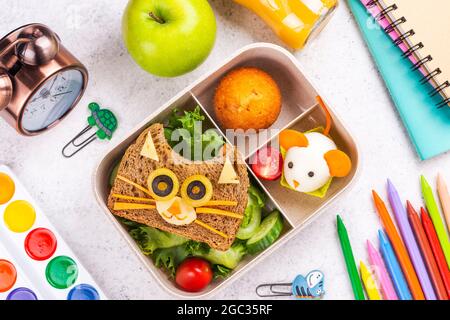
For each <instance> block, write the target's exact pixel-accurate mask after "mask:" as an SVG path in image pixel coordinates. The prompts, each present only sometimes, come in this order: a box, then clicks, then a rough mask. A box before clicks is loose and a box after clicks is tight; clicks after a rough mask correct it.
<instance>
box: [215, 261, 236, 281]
mask: <svg viewBox="0 0 450 320" xmlns="http://www.w3.org/2000/svg"><path fill="white" fill-rule="evenodd" d="M232 271H233V269H230V268H227V267H224V266H221V265H220V264H216V265H214V266H213V272H214V279H225V278H226V277H228V276H229V275H230V273H231V272H232Z"/></svg>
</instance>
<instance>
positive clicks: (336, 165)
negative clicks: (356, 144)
mask: <svg viewBox="0 0 450 320" xmlns="http://www.w3.org/2000/svg"><path fill="white" fill-rule="evenodd" d="M323 157H324V158H325V161H326V162H327V164H328V168H330V175H331V176H332V177H338V178H342V177H345V176H347V175H348V174H349V173H350V170H351V169H352V161H351V160H350V158H349V157H348V156H347V154H345V153H344V152H342V151H341V150H330V151H328V152H327V153H325V155H324V156H323Z"/></svg>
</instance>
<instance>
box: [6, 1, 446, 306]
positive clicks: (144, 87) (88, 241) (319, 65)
mask: <svg viewBox="0 0 450 320" xmlns="http://www.w3.org/2000/svg"><path fill="white" fill-rule="evenodd" d="M210 2H211V4H212V6H213V7H214V10H215V13H216V16H217V20H218V34H217V42H216V45H215V48H214V50H213V51H212V53H211V55H210V57H209V58H208V60H207V61H206V62H205V63H204V64H203V65H202V66H201V67H199V68H198V69H197V70H195V71H194V72H192V73H190V74H188V75H186V76H183V77H180V78H176V79H157V78H155V77H153V76H151V75H149V74H147V73H145V72H144V71H142V70H141V69H139V67H138V66H136V65H135V64H134V63H133V61H132V60H131V58H130V57H129V56H128V54H127V52H126V50H125V48H124V46H123V43H122V40H121V28H120V26H121V15H122V11H123V9H124V7H125V5H126V3H127V1H126V0H114V1H110V0H97V1H90V0H78V1H76V2H74V1H70V0H41V1H35V0H1V1H0V34H6V33H8V32H9V31H11V30H13V29H15V28H16V27H18V26H20V25H23V24H26V23H30V22H41V23H44V24H47V25H49V26H50V27H52V28H53V29H54V30H55V31H57V32H58V34H59V35H60V37H61V39H62V41H63V43H64V45H65V46H66V47H67V48H69V49H70V50H72V52H73V53H74V54H75V55H76V56H77V57H78V58H79V59H80V60H81V61H82V62H83V63H84V64H85V65H86V66H87V68H88V69H89V72H90V79H91V80H90V83H89V87H88V89H87V92H86V94H85V96H84V98H83V99H82V101H81V103H80V105H79V107H78V108H77V109H76V110H75V111H74V112H73V113H72V114H71V115H70V116H69V117H68V118H67V119H66V120H65V121H64V122H63V124H61V125H60V126H57V127H56V128H55V129H53V130H51V131H50V132H48V133H46V134H44V135H41V136H38V137H34V138H24V137H21V136H19V135H17V134H16V133H15V131H13V130H12V129H11V128H9V127H8V126H7V125H6V123H5V122H4V121H1V120H0V162H2V163H5V164H7V165H8V166H10V167H11V168H12V169H13V170H14V171H15V173H16V174H17V175H18V176H19V177H20V179H21V180H22V182H23V183H24V184H25V185H26V186H27V187H28V190H29V191H30V192H31V194H32V195H33V196H34V197H35V199H36V201H37V202H38V203H39V205H40V206H41V207H42V208H43V209H44V211H45V212H46V213H47V215H48V217H49V218H50V220H51V221H52V222H53V223H54V224H55V226H56V227H57V228H58V229H59V232H60V233H61V234H62V235H63V237H64V238H65V240H66V242H68V244H69V245H70V246H71V247H72V249H73V250H74V251H75V253H76V254H77V255H78V257H79V259H80V260H81V261H82V262H83V264H84V265H85V267H86V268H87V269H88V271H89V272H90V273H91V274H92V275H93V277H94V278H95V279H96V280H97V282H98V284H99V285H100V286H101V287H102V288H103V290H104V291H105V293H106V294H107V295H109V297H110V298H114V299H167V298H172V297H171V296H170V295H169V294H167V293H166V292H165V291H164V290H163V289H162V288H160V287H159V286H158V285H157V283H156V281H155V280H154V279H153V278H152V276H151V275H150V274H149V273H148V272H147V271H146V270H145V269H144V267H143V265H142V264H141V263H140V261H139V260H138V259H137V258H136V257H135V255H134V253H133V252H132V251H131V250H130V249H129V248H128V247H127V245H126V243H125V241H124V240H122V238H121V237H120V235H119V234H118V233H117V232H116V230H115V228H114V227H113V226H112V225H111V224H110V222H109V220H108V218H107V217H106V216H105V215H104V213H103V212H102V211H101V210H100V209H99V207H98V206H97V203H96V201H95V199H94V196H93V192H92V185H91V175H92V172H93V170H94V167H95V166H96V164H97V162H98V161H99V159H100V158H101V157H102V155H103V151H104V150H106V149H107V148H108V144H107V143H102V142H96V143H94V144H92V145H91V146H90V147H89V148H88V149H86V150H84V151H83V153H81V154H79V155H77V156H76V157H74V158H72V159H70V160H66V159H64V158H63V157H62V156H61V153H60V152H61V148H62V146H63V145H64V144H65V143H66V142H67V141H68V140H70V139H71V138H72V137H73V136H74V134H75V133H77V132H78V131H79V130H80V129H81V128H83V127H84V125H85V117H86V114H87V111H86V106H87V103H88V102H90V101H94V100H95V101H98V102H100V103H101V104H102V105H103V106H105V107H109V108H111V109H113V110H114V111H116V113H117V114H118V116H119V129H118V130H117V132H116V134H115V138H116V139H119V138H121V137H122V136H123V135H125V134H126V133H127V132H128V131H129V130H130V129H131V128H132V127H134V126H135V125H136V124H137V123H139V122H140V121H141V119H143V118H144V117H146V116H147V115H148V114H149V113H150V112H152V110H154V109H156V108H158V107H159V106H161V105H162V104H163V103H164V102H166V101H167V100H168V99H170V98H171V97H172V96H174V95H175V94H176V93H177V92H178V91H180V90H182V89H183V88H184V87H185V86H187V85H189V84H190V83H191V82H192V81H194V80H195V79H197V78H198V77H199V76H201V75H203V74H204V73H206V72H208V70H210V69H211V68H213V67H215V66H217V65H218V64H220V63H221V61H222V60H223V59H224V58H226V57H227V56H228V55H230V54H231V53H232V52H233V51H235V50H237V49H239V48H241V47H242V46H244V45H246V44H250V43H252V42H257V41H266V42H274V43H277V44H280V43H279V41H278V40H277V38H276V37H275V36H273V35H272V33H271V31H270V30H269V29H268V28H267V27H265V25H264V24H263V23H262V22H260V21H259V20H258V18H257V17H256V16H255V15H253V14H252V13H250V12H249V11H247V10H246V9H244V8H241V7H239V6H237V5H235V4H234V3H232V1H230V0H211V1H210ZM341 2H342V5H341V6H340V8H339V9H338V11H337V13H336V14H335V16H334V17H333V19H332V20H331V22H330V23H329V25H328V26H327V27H326V29H325V30H324V31H323V33H322V34H321V35H320V37H319V38H318V39H316V40H315V41H314V42H313V43H312V44H311V45H310V46H309V47H307V49H305V50H304V51H302V52H298V53H295V55H296V57H297V58H298V60H299V61H300V62H301V63H302V64H303V65H304V67H305V69H306V71H307V73H308V75H309V76H310V77H311V78H312V79H314V80H315V82H316V83H317V84H318V87H319V92H321V93H322V95H323V96H325V97H326V98H327V99H328V101H329V102H330V104H332V108H333V109H334V111H335V112H336V113H337V114H338V115H339V116H340V117H342V118H343V120H344V122H345V123H346V124H347V125H348V126H349V128H350V130H351V131H352V132H353V133H354V134H355V135H356V137H357V139H358V141H359V143H360V147H361V150H360V151H361V154H362V157H363V159H362V170H361V176H360V178H359V180H358V181H357V182H356V184H355V185H354V187H353V188H352V190H351V191H350V192H348V193H346V194H345V195H344V196H343V197H342V198H340V199H338V200H337V201H336V202H335V203H334V204H333V205H331V206H330V207H329V208H328V209H327V210H326V211H325V212H323V213H322V215H321V216H320V217H319V218H318V219H316V220H315V221H314V222H313V223H312V224H311V225H309V226H308V227H307V228H305V229H304V230H303V231H302V232H301V233H300V234H298V235H297V236H296V237H295V238H294V239H292V240H291V241H290V242H289V243H288V244H286V245H285V246H283V248H282V249H281V250H279V251H278V252H275V253H274V254H272V255H271V256H269V257H268V258H267V259H266V260H265V261H264V262H263V263H261V264H260V265H257V266H256V267H255V268H253V269H252V270H250V271H249V272H248V273H247V274H245V275H244V276H242V277H241V278H240V279H238V280H237V281H235V282H234V283H232V285H231V286H229V287H227V288H225V289H224V290H223V291H221V292H220V293H219V294H218V295H217V296H216V297H217V298H224V299H243V298H249V299H253V298H257V297H256V295H255V293H254V289H255V287H256V286H257V285H258V284H260V283H263V282H271V281H282V282H285V281H290V280H292V279H293V278H294V277H295V275H296V274H298V273H301V274H305V273H307V272H308V271H310V270H312V269H321V270H322V271H323V272H324V273H325V281H326V282H325V290H326V292H327V294H326V298H327V299H351V298H353V295H352V291H351V287H350V283H349V281H348V277H347V273H346V270H345V265H344V260H343V258H342V255H341V251H340V247H339V243H338V240H337V235H336V231H335V216H336V214H337V213H339V214H341V215H342V216H343V218H344V221H345V223H346V225H347V228H348V230H349V233H350V238H351V241H352V245H353V248H354V253H355V256H356V258H357V259H358V260H359V259H363V260H364V261H367V255H366V250H365V241H366V239H371V240H372V241H373V242H374V243H377V241H376V231H377V229H378V228H379V226H380V224H379V222H378V219H377V215H376V213H375V211H374V208H373V207H372V202H371V193H370V190H371V189H372V188H376V189H378V190H380V191H381V194H382V195H384V194H385V193H384V185H385V178H386V177H390V178H391V179H392V180H393V181H394V183H395V184H396V185H397V187H398V189H399V191H400V193H401V195H402V197H403V198H409V199H411V200H412V201H413V203H414V204H415V205H416V206H418V205H419V204H420V203H421V200H420V189H419V183H418V177H419V174H421V173H424V174H426V175H427V176H428V177H429V180H430V181H432V182H433V183H434V179H435V175H436V173H437V172H438V170H441V171H442V172H443V173H444V175H445V176H446V178H447V180H448V181H449V183H450V155H449V154H446V155H442V156H440V157H438V158H435V159H432V160H429V161H427V162H424V163H421V162H419V160H418V158H417V156H416V154H415V151H414V150H413V147H412V145H411V144H410V143H409V141H408V138H407V134H406V132H405V130H404V129H403V127H402V126H401V125H400V122H399V117H398V115H397V114H396V112H395V111H394V110H393V105H392V103H391V100H390V98H389V95H388V93H387V91H386V89H385V87H384V85H383V82H382V80H381V79H380V77H379V75H378V74H377V70H376V68H375V66H374V64H373V62H372V60H371V58H370V56H369V53H368V51H367V50H366V48H365V46H364V43H363V40H362V38H361V36H360V34H359V31H358V29H357V27H356V24H355V22H354V20H353V19H352V17H351V15H350V13H349V10H348V8H347V6H346V4H345V1H341Z"/></svg>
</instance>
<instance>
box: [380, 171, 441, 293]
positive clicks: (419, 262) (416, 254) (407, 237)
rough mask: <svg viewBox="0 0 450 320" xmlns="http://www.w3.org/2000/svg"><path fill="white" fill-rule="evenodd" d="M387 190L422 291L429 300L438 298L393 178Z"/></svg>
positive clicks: (388, 182)
mask: <svg viewBox="0 0 450 320" xmlns="http://www.w3.org/2000/svg"><path fill="white" fill-rule="evenodd" d="M387 192H388V198H389V203H390V204H391V208H392V211H393V212H394V217H395V221H396V222H397V226H398V228H399V230H400V234H401V236H402V238H403V243H404V244H405V246H406V249H407V250H408V253H409V257H410V259H411V262H412V264H413V266H414V269H415V270H416V274H417V277H418V278H419V282H420V285H421V287H422V291H423V293H424V295H425V298H426V299H427V300H436V294H435V293H434V290H433V285H432V284H431V280H430V277H429V276H428V272H427V268H426V267H425V263H424V261H423V259H422V254H421V253H420V250H419V246H418V245H417V242H416V239H415V238H414V233H413V231H412V229H411V225H410V224H409V222H408V215H407V214H406V210H405V207H404V206H403V204H402V202H401V200H400V196H399V194H398V191H397V189H396V188H395V186H394V185H393V184H392V182H391V180H389V179H388V180H387Z"/></svg>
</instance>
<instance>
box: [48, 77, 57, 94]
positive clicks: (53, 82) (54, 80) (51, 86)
mask: <svg viewBox="0 0 450 320" xmlns="http://www.w3.org/2000/svg"><path fill="white" fill-rule="evenodd" d="M58 77H59V74H57V75H56V77H55V78H54V79H53V81H52V84H51V85H50V89H48V91H52V88H53V86H54V84H55V82H56V79H58Z"/></svg>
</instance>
